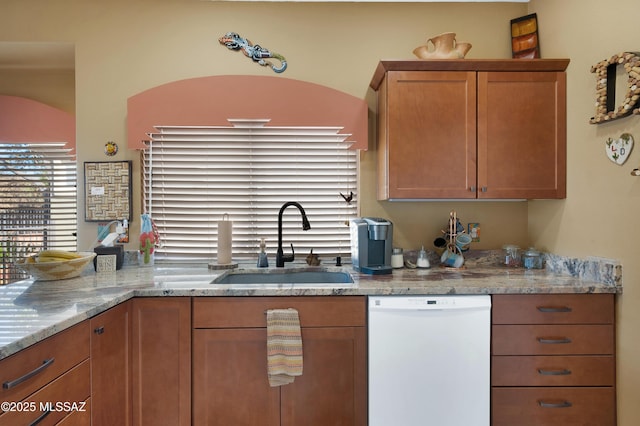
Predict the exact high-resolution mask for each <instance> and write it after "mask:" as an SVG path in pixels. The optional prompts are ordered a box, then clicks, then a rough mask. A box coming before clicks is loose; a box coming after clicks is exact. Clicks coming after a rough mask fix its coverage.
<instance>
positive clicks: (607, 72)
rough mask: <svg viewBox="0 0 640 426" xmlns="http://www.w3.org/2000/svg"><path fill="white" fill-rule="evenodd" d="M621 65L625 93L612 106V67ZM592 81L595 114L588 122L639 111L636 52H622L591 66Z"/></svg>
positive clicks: (639, 74) (639, 78)
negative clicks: (617, 102) (623, 73)
mask: <svg viewBox="0 0 640 426" xmlns="http://www.w3.org/2000/svg"><path fill="white" fill-rule="evenodd" d="M619 66H621V67H624V70H625V72H626V73H627V93H626V95H625V98H624V99H620V100H619V104H618V106H617V107H616V95H615V93H616V70H617V67H619ZM591 72H592V73H594V74H595V75H596V78H597V79H598V81H597V83H596V115H595V116H593V117H591V119H590V120H589V123H591V124H601V123H606V122H609V121H613V120H617V119H619V118H622V117H626V116H628V115H631V114H640V102H639V101H640V56H638V54H637V53H634V52H622V53H618V54H617V55H613V56H612V57H611V58H609V59H605V60H604V61H600V62H598V63H597V64H596V65H594V66H592V67H591Z"/></svg>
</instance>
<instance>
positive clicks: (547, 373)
mask: <svg viewBox="0 0 640 426" xmlns="http://www.w3.org/2000/svg"><path fill="white" fill-rule="evenodd" d="M538 374H540V375H542V376H568V375H570V374H571V370H567V369H566V368H563V369H562V370H544V369H542V368H538Z"/></svg>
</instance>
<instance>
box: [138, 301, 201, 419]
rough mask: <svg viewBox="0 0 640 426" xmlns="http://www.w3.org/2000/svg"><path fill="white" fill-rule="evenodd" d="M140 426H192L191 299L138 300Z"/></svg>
mask: <svg viewBox="0 0 640 426" xmlns="http://www.w3.org/2000/svg"><path fill="white" fill-rule="evenodd" d="M131 312H132V326H133V327H132V333H131V337H132V342H133V344H132V351H131V353H132V379H131V384H132V396H133V400H132V409H133V424H134V425H172V426H179V425H185V426H186V425H190V424H191V298H189V297H150V298H135V299H133V300H132V305H131Z"/></svg>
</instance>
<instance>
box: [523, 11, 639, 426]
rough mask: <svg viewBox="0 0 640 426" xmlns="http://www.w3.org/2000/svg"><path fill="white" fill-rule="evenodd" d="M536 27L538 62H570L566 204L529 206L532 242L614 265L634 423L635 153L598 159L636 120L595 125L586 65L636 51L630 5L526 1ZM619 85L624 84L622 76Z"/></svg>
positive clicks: (623, 395) (622, 418)
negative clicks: (620, 286) (623, 158)
mask: <svg viewBox="0 0 640 426" xmlns="http://www.w3.org/2000/svg"><path fill="white" fill-rule="evenodd" d="M530 10H531V11H532V12H536V13H537V14H538V19H539V21H540V37H541V42H540V45H541V49H542V52H543V55H545V56H557V57H568V58H571V64H570V65H569V69H568V78H567V92H568V102H567V109H568V114H567V116H568V120H567V137H568V147H567V151H568V152H567V158H568V162H567V168H568V173H567V176H568V183H567V199H566V200H564V201H545V202H542V201H535V202H530V203H529V235H530V237H531V239H532V242H533V243H535V244H536V245H538V246H541V247H546V248H548V249H549V250H551V251H554V252H556V253H559V254H563V255H570V256H576V257H587V256H600V257H606V258H614V259H619V260H620V261H621V262H622V265H623V274H624V294H623V295H622V296H620V297H618V303H617V309H618V311H617V318H618V329H617V351H618V367H617V368H618V371H617V374H618V408H619V410H618V416H619V419H618V420H619V421H618V424H619V425H625V426H626V425H629V426H630V425H636V424H638V423H640V405H639V404H638V401H639V399H638V395H640V360H639V358H638V353H639V352H640V339H639V338H638V336H639V334H638V333H639V330H640V308H639V307H640V289H639V288H638V285H637V283H638V279H640V262H638V254H639V250H638V244H637V241H639V240H640V229H639V228H638V225H637V224H638V210H636V209H640V177H633V176H631V175H630V171H631V170H632V169H634V168H636V167H639V166H640V149H639V148H640V146H636V147H635V152H632V154H631V156H630V157H629V160H628V161H627V163H625V165H623V166H617V165H615V164H613V163H612V162H610V161H609V160H608V159H607V157H606V156H605V151H604V144H605V141H606V139H607V138H609V137H611V138H617V137H619V136H620V134H622V133H624V132H629V133H631V134H632V135H633V136H634V138H635V140H636V144H638V143H640V116H632V117H628V118H623V119H620V120H617V121H614V122H611V123H607V124H602V125H592V124H589V123H588V121H589V118H590V117H592V116H594V115H595V81H596V80H595V77H594V74H592V73H591V72H590V69H591V66H592V65H595V64H596V63H597V62H598V61H601V60H603V59H608V58H610V57H611V56H613V55H614V54H616V53H618V52H622V51H631V52H633V51H638V50H639V46H638V40H640V26H638V24H637V19H638V16H639V15H638V13H639V12H640V10H639V9H638V2H637V0H614V1H610V2H602V1H598V0H563V1H554V0H532V1H531V4H530ZM625 78H626V77H625Z"/></svg>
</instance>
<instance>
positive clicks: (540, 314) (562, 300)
mask: <svg viewBox="0 0 640 426" xmlns="http://www.w3.org/2000/svg"><path fill="white" fill-rule="evenodd" d="M491 312H492V323H493V324H613V322H614V295H613V294H527V295H521V294H514V295H507V294H501V295H495V296H493V298H492V308H491Z"/></svg>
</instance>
